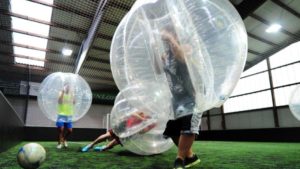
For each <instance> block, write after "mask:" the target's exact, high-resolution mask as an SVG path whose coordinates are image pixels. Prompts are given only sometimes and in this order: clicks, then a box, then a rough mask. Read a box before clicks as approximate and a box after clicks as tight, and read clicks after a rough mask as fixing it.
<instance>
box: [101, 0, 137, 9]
mask: <svg viewBox="0 0 300 169" xmlns="http://www.w3.org/2000/svg"><path fill="white" fill-rule="evenodd" d="M107 5H108V6H111V7H114V8H118V9H121V10H123V11H129V10H130V9H131V6H128V5H126V4H120V2H118V3H117V2H115V1H112V0H110V1H109V2H108V4H107Z"/></svg>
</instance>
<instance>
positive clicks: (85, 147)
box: [81, 145, 91, 152]
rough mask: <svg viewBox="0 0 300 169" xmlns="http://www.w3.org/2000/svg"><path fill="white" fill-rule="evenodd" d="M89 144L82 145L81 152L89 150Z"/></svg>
mask: <svg viewBox="0 0 300 169" xmlns="http://www.w3.org/2000/svg"><path fill="white" fill-rule="evenodd" d="M90 148H91V147H90V146H89V145H87V146H84V147H83V148H82V149H81V152H88V151H89V150H90Z"/></svg>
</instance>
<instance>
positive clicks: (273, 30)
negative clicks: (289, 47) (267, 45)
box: [266, 23, 282, 33]
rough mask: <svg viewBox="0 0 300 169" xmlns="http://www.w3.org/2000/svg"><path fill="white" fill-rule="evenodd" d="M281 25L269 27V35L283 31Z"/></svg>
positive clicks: (267, 30)
mask: <svg viewBox="0 0 300 169" xmlns="http://www.w3.org/2000/svg"><path fill="white" fill-rule="evenodd" d="M281 27H282V26H281V25H279V24H276V23H275V24H272V25H271V26H270V27H268V29H266V32H267V33H275V32H278V31H279V30H280V29H281Z"/></svg>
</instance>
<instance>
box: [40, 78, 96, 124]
mask: <svg viewBox="0 0 300 169" xmlns="http://www.w3.org/2000/svg"><path fill="white" fill-rule="evenodd" d="M38 104H39V107H40V108H41V110H42V112H43V114H44V115H45V116H46V117H47V118H48V119H50V120H52V121H57V120H58V117H59V120H62V121H63V122H69V121H73V122H74V121H77V120H79V119H80V118H81V117H83V116H84V115H85V114H86V113H87V111H88V110H89V108H90V106H91V104H92V91H91V89H90V87H89V85H88V83H87V82H86V81H85V80H84V79H83V78H82V77H81V76H79V75H78V74H73V73H62V72H56V73H52V74H50V75H49V76H47V77H46V78H45V79H44V80H43V82H42V83H41V86H40V89H39V93H38ZM65 117H67V118H65Z"/></svg>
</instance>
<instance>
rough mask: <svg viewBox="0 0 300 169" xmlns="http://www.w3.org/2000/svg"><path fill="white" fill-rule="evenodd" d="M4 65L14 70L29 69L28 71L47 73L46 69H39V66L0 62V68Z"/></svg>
mask: <svg viewBox="0 0 300 169" xmlns="http://www.w3.org/2000/svg"><path fill="white" fill-rule="evenodd" d="M4 65H5V66H9V67H14V68H22V69H28V67H29V68H30V69H32V70H36V71H39V72H47V71H48V69H46V68H43V67H39V66H34V65H24V64H15V63H7V62H3V61H0V67H1V66H4Z"/></svg>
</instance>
